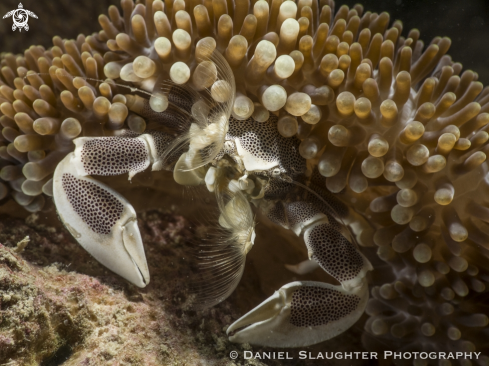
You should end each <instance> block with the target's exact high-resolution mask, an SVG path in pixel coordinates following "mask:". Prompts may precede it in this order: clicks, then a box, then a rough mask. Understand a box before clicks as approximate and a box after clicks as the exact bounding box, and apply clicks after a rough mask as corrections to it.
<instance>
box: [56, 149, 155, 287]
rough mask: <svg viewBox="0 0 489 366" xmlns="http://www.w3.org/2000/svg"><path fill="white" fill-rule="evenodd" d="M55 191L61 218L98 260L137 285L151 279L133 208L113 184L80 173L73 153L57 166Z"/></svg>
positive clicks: (79, 241)
mask: <svg viewBox="0 0 489 366" xmlns="http://www.w3.org/2000/svg"><path fill="white" fill-rule="evenodd" d="M53 195H54V202H55V204H56V209H57V211H58V214H59V217H60V219H61V221H62V222H63V223H64V225H65V226H66V228H67V229H68V230H69V231H70V233H71V234H72V235H73V236H74V237H75V239H76V240H77V241H78V243H80V244H81V246H83V248H85V249H86V250H87V251H88V252H89V253H90V254H91V255H92V256H93V257H94V258H95V259H96V260H98V261H99V262H100V263H101V264H103V265H104V266H106V267H107V268H109V269H110V270H112V271H114V272H115V273H117V274H118V275H120V276H122V277H124V278H125V279H126V280H128V281H129V282H132V283H133V284H135V285H136V286H139V287H145V286H146V285H147V284H148V283H149V271H148V264H147V263H146V256H145V254H144V248H143V243H142V240H141V235H140V233H139V229H138V226H137V219H136V213H135V211H134V208H133V207H132V206H131V205H130V204H129V202H127V200H126V199H125V198H124V197H122V196H121V195H120V194H119V193H117V192H115V191H114V190H112V189H111V188H110V187H108V186H106V185H104V184H102V183H100V182H98V181H96V180H95V179H93V178H91V177H90V176H81V175H80V174H79V173H78V171H77V162H76V161H75V157H74V154H73V153H70V154H68V155H67V156H66V157H65V158H64V159H63V160H62V161H61V163H59V164H58V166H57V168H56V171H55V173H54V184H53Z"/></svg>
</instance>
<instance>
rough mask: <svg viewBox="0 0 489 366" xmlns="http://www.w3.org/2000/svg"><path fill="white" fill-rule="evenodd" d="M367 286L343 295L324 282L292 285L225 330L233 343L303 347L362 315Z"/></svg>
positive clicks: (320, 340) (341, 289) (341, 291)
mask: <svg viewBox="0 0 489 366" xmlns="http://www.w3.org/2000/svg"><path fill="white" fill-rule="evenodd" d="M367 300H368V286H366V285H364V286H360V287H357V288H356V289H354V290H353V291H346V290H344V289H343V288H342V287H341V286H333V285H330V284H327V283H323V282H311V281H303V282H291V283H289V284H287V285H285V286H282V287H281V288H280V289H279V290H278V291H275V293H274V294H273V295H272V296H270V297H269V298H268V299H266V300H265V301H264V302H262V303H261V304H260V305H258V306H257V307H256V308H254V309H253V310H251V311H250V312H248V313H247V314H245V315H244V316H242V317H241V318H240V319H238V320H237V321H235V322H234V323H233V324H231V326H229V328H228V329H227V334H228V335H230V337H229V339H230V340H231V341H232V342H239V343H245V342H248V343H251V344H258V345H261V346H268V347H303V346H309V345H312V344H315V343H319V342H322V341H325V340H328V339H330V338H333V337H335V336H337V335H338V334H340V333H343V332H344V331H345V330H347V329H348V328H350V327H351V326H352V325H353V324H354V323H355V322H356V321H357V320H358V318H360V316H361V315H362V314H363V311H364V310H365V307H366V305H367Z"/></svg>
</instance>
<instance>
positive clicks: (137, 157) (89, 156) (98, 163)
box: [81, 137, 148, 175]
mask: <svg viewBox="0 0 489 366" xmlns="http://www.w3.org/2000/svg"><path fill="white" fill-rule="evenodd" d="M147 157H148V151H147V149H146V145H145V143H144V142H143V141H141V140H138V139H135V138H130V137H103V138H98V139H91V140H88V141H86V142H85V143H84V144H83V147H82V151H81V160H82V162H83V168H84V169H85V171H86V172H87V173H88V174H94V175H119V174H124V173H128V172H130V171H131V172H141V171H143V170H145V169H146V168H147V167H148V162H147Z"/></svg>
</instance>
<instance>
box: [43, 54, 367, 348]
mask: <svg viewBox="0 0 489 366" xmlns="http://www.w3.org/2000/svg"><path fill="white" fill-rule="evenodd" d="M209 55H210V56H209V61H208V65H211V66H212V65H213V66H212V68H211V69H212V70H214V69H215V70H214V71H216V72H217V74H215V75H214V74H213V75H214V76H213V77H217V79H216V80H215V85H217V86H220V85H221V84H222V85H224V86H226V88H225V90H227V91H228V92H229V93H226V95H225V98H224V96H223V95H221V94H219V93H217V94H216V90H217V89H216V90H214V89H212V90H214V93H213V92H212V90H211V89H209V88H207V89H204V90H202V89H201V88H197V89H196V88H195V85H193V86H192V85H180V86H175V85H174V84H171V85H167V84H165V82H161V83H160V82H159V81H158V82H157V83H156V86H155V88H156V89H158V93H159V94H158V93H153V94H151V99H150V100H149V101H148V100H147V99H145V98H142V97H140V96H127V100H128V105H129V109H130V110H131V111H132V112H135V113H138V114H140V115H141V116H142V117H144V118H146V119H147V120H148V121H151V120H156V121H157V122H158V123H159V124H160V125H164V126H163V127H164V128H163V130H162V131H160V130H151V129H148V130H146V131H145V133H143V134H140V133H136V132H131V131H129V130H120V131H119V132H118V133H117V136H108V137H81V138H78V139H75V140H74V143H75V146H76V148H75V150H74V152H72V153H70V154H68V155H67V156H66V158H65V159H64V160H63V161H62V162H61V163H60V164H59V165H58V166H57V168H56V171H55V174H54V184H53V194H54V200H55V203H56V207H57V210H58V213H59V216H60V218H61V220H62V221H63V223H64V224H65V226H66V227H67V228H68V230H70V232H71V233H72V234H73V236H74V237H75V238H76V239H77V240H78V242H79V243H80V244H81V245H82V246H83V247H84V248H85V249H86V250H87V251H88V252H90V253H91V254H92V255H93V257H94V258H95V259H97V260H98V261H99V262H100V263H102V264H103V265H105V266H106V267H107V268H109V269H111V270H112V271H114V272H115V273H117V274H119V275H121V276H122V277H124V278H125V279H127V280H128V281H130V282H132V283H134V284H135V285H137V286H140V287H144V286H146V285H147V284H148V283H149V271H148V265H147V263H146V258H145V254H144V249H143V243H142V240H141V235H140V233H139V230H138V227H137V218H136V213H135V211H134V209H133V207H132V206H131V204H130V203H129V202H128V201H127V200H126V199H125V198H124V197H122V196H121V195H120V194H119V193H117V192H116V191H114V190H113V189H111V188H110V187H108V186H107V185H105V184H102V183H100V182H98V181H97V180H95V179H94V178H92V176H97V175H99V176H110V175H120V174H126V173H127V174H128V175H129V179H131V178H132V177H133V176H134V175H135V174H137V173H139V172H142V171H144V170H146V169H147V168H149V167H150V166H151V168H152V170H160V169H163V168H167V169H171V170H173V177H174V180H175V181H176V182H177V183H179V184H181V185H185V186H205V187H206V188H207V190H208V191H209V192H213V193H214V194H215V197H216V202H217V208H218V211H219V215H218V216H217V217H216V220H215V226H214V228H211V230H210V231H212V230H215V232H216V235H214V236H212V239H211V240H207V242H206V243H205V244H202V246H200V247H199V254H198V259H199V264H200V268H201V271H200V273H199V278H198V279H197V280H195V283H194V288H195V289H196V290H195V293H194V297H195V302H196V304H197V305H196V307H209V306H213V305H215V304H217V303H219V302H221V301H223V300H224V299H225V298H227V297H228V296H229V295H230V294H231V293H232V292H233V290H234V289H235V288H236V286H237V285H238V283H239V281H240V279H241V276H242V274H243V272H244V266H245V258H246V255H247V253H248V252H249V251H250V250H251V248H252V247H253V244H254V240H255V221H254V213H253V210H252V205H253V206H255V207H256V208H257V209H258V210H261V211H263V212H264V213H265V215H266V216H268V218H269V219H270V220H271V221H272V222H274V223H276V224H278V225H281V226H283V227H284V228H287V229H290V230H291V231H293V232H294V233H295V234H296V235H297V236H302V237H303V238H304V241H305V243H306V246H307V250H308V253H309V261H305V262H303V263H301V264H299V265H297V266H289V268H291V269H292V270H294V271H296V272H297V273H301V274H304V273H306V272H307V271H310V270H313V269H315V268H317V267H318V266H319V267H321V268H322V269H323V270H324V271H326V272H327V273H328V274H329V275H331V276H332V277H333V278H335V279H336V280H337V281H338V282H339V283H340V285H332V284H327V283H322V282H310V281H301V282H292V283H289V284H286V285H284V286H282V287H281V288H280V289H279V290H278V291H276V292H275V294H273V295H272V296H271V297H270V298H268V299H267V300H265V301H264V302H263V303H262V304H260V305H259V306H257V307H256V308H255V309H253V310H251V311H250V312H249V313H247V314H246V315H244V316H243V317H241V318H240V319H238V320H237V321H236V322H234V323H233V324H232V325H231V326H230V327H229V328H228V330H227V333H228V335H229V336H230V340H231V341H233V342H248V343H251V344H257V345H263V346H272V347H299V346H308V345H311V344H315V343H318V342H321V341H324V340H327V339H330V338H332V337H334V336H336V335H338V334H340V333H342V332H344V331H345V330H346V329H348V328H349V327H351V326H352V325H353V324H354V323H355V322H356V321H357V320H358V319H359V317H360V316H361V315H362V313H363V311H364V309H365V306H366V304H367V300H368V285H367V281H366V278H365V276H366V273H367V271H369V270H371V269H372V266H371V264H370V263H369V261H368V260H367V259H366V258H365V257H364V256H363V255H362V254H361V252H359V251H358V249H357V247H356V244H355V241H354V240H353V238H352V235H350V232H349V230H348V228H347V227H346V225H345V224H344V221H343V219H342V217H343V216H344V215H345V212H347V211H348V210H347V209H343V206H342V204H341V202H339V201H338V200H336V199H334V197H332V196H331V194H330V193H328V192H326V191H325V190H324V188H320V187H325V181H324V177H321V179H323V180H322V181H319V182H316V181H315V180H317V179H316V178H317V177H318V176H320V175H319V174H315V172H316V173H317V168H316V169H315V170H312V168H311V167H308V166H307V165H306V161H305V159H304V158H303V157H301V155H300V154H299V145H300V140H299V139H298V138H297V137H295V136H293V137H288V138H285V137H283V136H282V135H281V134H280V133H279V131H278V128H277V124H278V118H277V116H275V115H274V114H267V115H269V117H268V118H267V119H266V120H260V122H257V120H255V119H254V118H252V117H250V116H248V117H246V118H241V117H239V116H236V115H235V113H234V112H233V102H234V100H235V95H236V86H235V82H234V76H233V73H232V70H231V69H230V66H229V65H228V64H227V62H226V60H225V59H224V58H223V56H222V55H221V54H220V53H219V52H215V51H211V52H209ZM211 61H212V62H211ZM206 62H207V61H206ZM201 65H202V64H201ZM192 88H193V89H192ZM213 88H214V87H213ZM216 88H217V87H216ZM217 91H219V90H217ZM161 93H164V94H161ZM158 98H160V99H161V100H160V99H158ZM238 98H241V97H240V96H238V97H236V99H238ZM155 100H156V102H161V103H156V106H157V107H158V108H157V109H158V111H156V110H154V109H152V107H151V106H152V105H154V104H155ZM152 103H153V104H152ZM159 107H162V108H161V109H163V111H160V108H159ZM163 107H165V108H166V110H165V109H164V108H163ZM238 117H239V118H238ZM160 127H161V126H160ZM167 129H169V130H167ZM164 131H165V132H164Z"/></svg>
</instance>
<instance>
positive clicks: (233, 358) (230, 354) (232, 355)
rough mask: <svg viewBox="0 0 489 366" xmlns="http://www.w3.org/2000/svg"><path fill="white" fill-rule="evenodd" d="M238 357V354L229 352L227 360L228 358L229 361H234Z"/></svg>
mask: <svg viewBox="0 0 489 366" xmlns="http://www.w3.org/2000/svg"><path fill="white" fill-rule="evenodd" d="M238 356H239V355H238V352H236V351H231V352H229V358H230V359H231V360H235V359H237V358H238Z"/></svg>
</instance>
